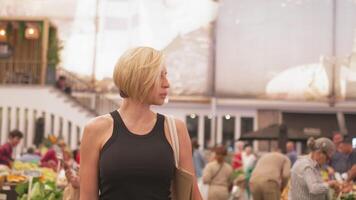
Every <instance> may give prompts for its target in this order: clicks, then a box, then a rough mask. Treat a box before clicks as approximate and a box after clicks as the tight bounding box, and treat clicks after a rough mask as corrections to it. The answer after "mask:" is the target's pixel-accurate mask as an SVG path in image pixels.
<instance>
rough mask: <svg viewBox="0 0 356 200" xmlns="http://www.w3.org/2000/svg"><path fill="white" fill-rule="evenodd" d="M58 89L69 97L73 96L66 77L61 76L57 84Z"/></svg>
mask: <svg viewBox="0 0 356 200" xmlns="http://www.w3.org/2000/svg"><path fill="white" fill-rule="evenodd" d="M56 88H58V89H59V90H61V91H63V92H64V93H66V94H68V95H70V94H72V88H71V87H70V86H69V84H68V83H67V78H66V77H65V76H59V78H58V80H57V82H56Z"/></svg>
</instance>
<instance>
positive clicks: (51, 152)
mask: <svg viewBox="0 0 356 200" xmlns="http://www.w3.org/2000/svg"><path fill="white" fill-rule="evenodd" d="M53 142H54V144H52V146H51V147H50V148H49V149H48V151H47V152H46V153H45V154H44V155H43V157H42V158H41V167H48V168H51V169H53V170H54V171H58V170H59V160H58V154H62V155H64V153H63V152H64V151H65V149H66V143H65V142H64V141H63V140H60V141H58V142H57V140H55V141H53ZM57 143H58V144H57Z"/></svg>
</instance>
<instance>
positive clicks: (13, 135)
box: [0, 130, 23, 168]
mask: <svg viewBox="0 0 356 200" xmlns="http://www.w3.org/2000/svg"><path fill="white" fill-rule="evenodd" d="M22 137H23V133H22V132H21V131H19V130H12V131H11V132H10V133H9V139H8V141H7V142H6V143H5V144H3V145H2V146H1V147H0V165H6V166H8V167H10V168H11V165H12V162H13V158H12V151H13V148H14V147H16V146H17V145H18V144H19V143H20V141H21V139H22Z"/></svg>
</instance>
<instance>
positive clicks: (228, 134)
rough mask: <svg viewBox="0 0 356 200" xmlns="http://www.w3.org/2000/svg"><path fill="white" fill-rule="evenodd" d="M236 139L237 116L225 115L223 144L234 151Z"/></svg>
mask: <svg viewBox="0 0 356 200" xmlns="http://www.w3.org/2000/svg"><path fill="white" fill-rule="evenodd" d="M234 141H235V117H232V116H230V115H225V116H224V117H223V144H224V145H225V146H226V147H227V148H228V149H229V150H230V151H232V150H233V148H234V144H235V143H234Z"/></svg>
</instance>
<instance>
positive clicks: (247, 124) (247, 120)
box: [241, 117, 254, 135]
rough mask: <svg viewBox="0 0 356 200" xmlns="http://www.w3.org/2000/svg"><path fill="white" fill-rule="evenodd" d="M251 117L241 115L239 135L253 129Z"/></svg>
mask: <svg viewBox="0 0 356 200" xmlns="http://www.w3.org/2000/svg"><path fill="white" fill-rule="evenodd" d="M253 123H254V122H253V118H252V117H241V135H242V134H245V133H248V132H250V131H253Z"/></svg>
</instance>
